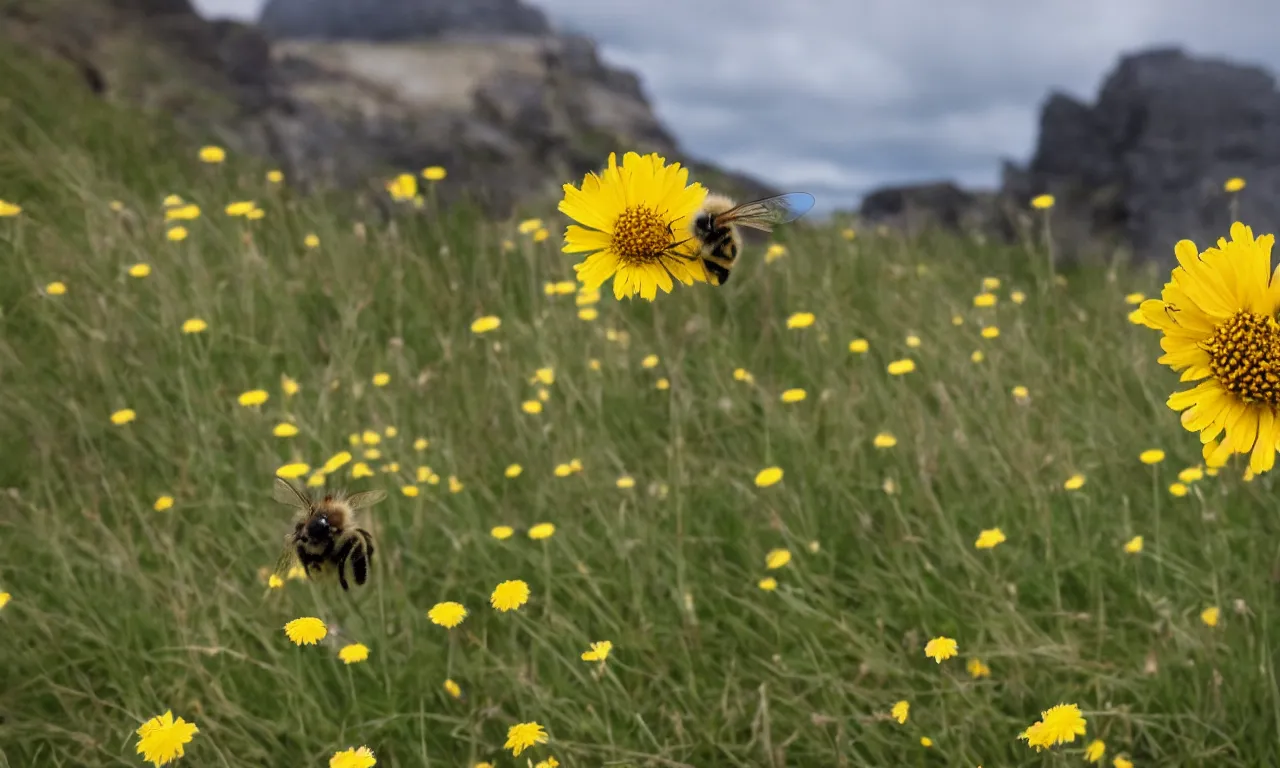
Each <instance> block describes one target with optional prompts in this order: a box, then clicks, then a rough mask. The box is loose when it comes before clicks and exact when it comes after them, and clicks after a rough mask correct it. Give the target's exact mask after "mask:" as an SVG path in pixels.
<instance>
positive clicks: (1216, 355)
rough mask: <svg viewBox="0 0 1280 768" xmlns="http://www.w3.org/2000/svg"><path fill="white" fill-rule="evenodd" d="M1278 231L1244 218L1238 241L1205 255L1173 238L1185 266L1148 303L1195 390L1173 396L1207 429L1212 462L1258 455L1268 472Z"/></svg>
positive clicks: (1272, 448) (1279, 431) (1278, 380)
mask: <svg viewBox="0 0 1280 768" xmlns="http://www.w3.org/2000/svg"><path fill="white" fill-rule="evenodd" d="M1274 243H1275V236H1274V235H1263V236H1262V237H1259V238H1257V239H1254V237H1253V230H1252V229H1250V228H1249V227H1246V226H1245V225H1244V224H1241V223H1240V222H1236V223H1235V224H1232V225H1231V240H1230V241H1227V240H1226V239H1225V238H1219V239H1218V246H1217V247H1216V248H1209V249H1207V250H1206V251H1205V252H1204V253H1199V252H1197V250H1196V245H1195V243H1193V242H1191V241H1190V240H1181V241H1179V242H1178V244H1177V245H1176V246H1174V254H1175V255H1176V256H1177V257H1178V265H1179V266H1177V267H1175V268H1174V270H1173V273H1172V274H1171V276H1170V278H1171V279H1170V282H1168V283H1166V284H1165V286H1164V291H1163V292H1162V293H1161V298H1159V299H1148V300H1147V301H1144V302H1143V303H1142V307H1141V309H1142V319H1143V320H1144V321H1145V322H1144V324H1145V325H1147V326H1149V327H1151V328H1156V329H1158V330H1160V331H1162V332H1163V333H1164V337H1163V338H1162V339H1161V340H1160V347H1161V348H1162V349H1163V350H1164V351H1165V354H1164V355H1163V356H1162V357H1161V358H1160V363H1162V364H1164V365H1168V366H1169V367H1170V368H1172V369H1173V370H1175V371H1181V372H1182V381H1184V382H1188V381H1199V382H1200V383H1199V384H1197V385H1196V386H1195V387H1194V388H1192V389H1188V390H1183V391H1181V392H1175V393H1173V394H1172V395H1170V397H1169V400H1168V404H1169V407H1170V408H1172V409H1173V410H1175V411H1181V412H1182V426H1183V427H1185V428H1186V429H1187V430H1188V431H1191V432H1199V433H1200V442H1201V443H1203V444H1204V449H1203V454H1204V459H1205V463H1206V464H1208V465H1209V466H1211V467H1216V466H1221V465H1223V464H1224V463H1226V461H1227V459H1228V458H1230V456H1231V455H1232V454H1235V453H1250V454H1252V455H1251V456H1250V458H1249V469H1250V470H1251V471H1252V472H1254V473H1255V474H1256V473H1261V472H1266V471H1267V470H1269V469H1271V468H1272V466H1274V464H1275V455H1276V449H1277V444H1278V443H1280V418H1278V417H1277V410H1278V409H1280V323H1277V322H1276V310H1277V308H1280V269H1277V270H1276V272H1275V273H1274V274H1273V273H1272V272H1271V247H1272V245H1273V244H1274Z"/></svg>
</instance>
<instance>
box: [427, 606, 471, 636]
mask: <svg viewBox="0 0 1280 768" xmlns="http://www.w3.org/2000/svg"><path fill="white" fill-rule="evenodd" d="M427 618H428V619H431V623H432V624H438V625H440V626H442V627H444V628H445V629H453V628H454V627H456V626H458V625H459V624H461V623H462V620H463V619H465V618H467V609H466V608H464V607H463V606H462V603H455V602H453V601H449V602H445V603H436V604H435V605H433V606H431V610H429V611H427Z"/></svg>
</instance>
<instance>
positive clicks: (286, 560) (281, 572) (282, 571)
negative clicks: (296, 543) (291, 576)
mask: <svg viewBox="0 0 1280 768" xmlns="http://www.w3.org/2000/svg"><path fill="white" fill-rule="evenodd" d="M297 559H298V554H297V552H296V551H295V550H294V548H293V534H289V535H288V536H285V537H284V547H283V548H282V549H281V550H280V556H279V557H277V558H276V567H275V568H274V569H272V571H271V573H272V575H274V576H279V577H280V578H282V579H283V578H284V577H285V575H286V574H288V573H289V569H290V568H292V567H293V563H294V561H295V560H297Z"/></svg>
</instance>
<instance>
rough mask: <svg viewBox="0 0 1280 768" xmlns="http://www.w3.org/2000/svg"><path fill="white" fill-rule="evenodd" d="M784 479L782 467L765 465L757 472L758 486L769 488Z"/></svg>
mask: <svg viewBox="0 0 1280 768" xmlns="http://www.w3.org/2000/svg"><path fill="white" fill-rule="evenodd" d="M781 480H782V467H765V468H764V469H762V470H760V471H759V472H757V473H756V487H757V488H768V487H769V486H771V485H775V484H777V483H778V482H781Z"/></svg>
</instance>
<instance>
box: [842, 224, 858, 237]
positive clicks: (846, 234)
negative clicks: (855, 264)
mask: <svg viewBox="0 0 1280 768" xmlns="http://www.w3.org/2000/svg"><path fill="white" fill-rule="evenodd" d="M857 234H858V233H857V232H854V231H853V229H851V228H849V227H845V228H844V229H842V230H840V236H841V237H843V238H844V239H845V240H852V239H853V238H854V237H856V236H857Z"/></svg>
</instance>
